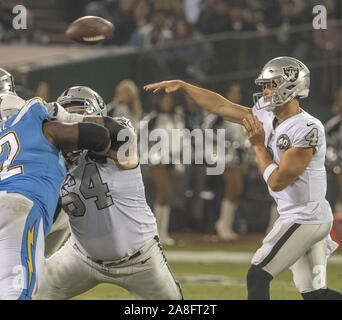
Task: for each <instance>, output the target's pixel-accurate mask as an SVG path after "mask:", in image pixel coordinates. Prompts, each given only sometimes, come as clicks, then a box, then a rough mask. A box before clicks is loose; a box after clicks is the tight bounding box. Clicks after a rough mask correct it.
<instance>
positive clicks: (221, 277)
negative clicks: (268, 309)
mask: <svg viewBox="0 0 342 320" xmlns="http://www.w3.org/2000/svg"><path fill="white" fill-rule="evenodd" d="M257 247H258V244H243V245H229V246H228V245H227V244H205V245H186V246H172V247H166V248H164V251H165V255H166V257H167V258H168V254H169V256H171V255H172V254H175V253H177V252H180V251H181V252H186V253H188V254H189V255H190V254H192V253H195V254H197V255H198V254H201V252H204V253H205V252H211V253H215V252H216V253H222V252H223V253H248V254H253V253H254V252H255V250H256V249H257ZM332 257H338V258H339V261H337V262H334V263H329V262H328V270H327V279H328V286H330V287H331V288H333V289H335V290H340V291H342V262H341V259H342V251H338V252H335V253H334V254H333V255H332ZM169 265H170V267H171V270H172V272H173V274H174V276H175V278H176V279H177V280H178V281H179V282H180V284H181V286H182V289H183V294H184V298H185V299H186V300H245V299H246V297H247V290H246V280H245V279H246V274H247V270H248V268H249V263H248V262H247V261H243V262H225V261H224V262H222V261H212V260H208V261H193V262H187V261H176V260H175V259H169ZM74 299H91V300H96V299H101V300H107V299H114V300H131V299H135V297H134V296H133V295H132V294H130V293H129V292H128V291H126V290H125V289H122V288H120V287H117V286H114V285H110V284H101V285H98V286H97V287H95V288H93V289H92V290H90V291H88V292H86V293H84V294H82V295H79V296H78V297H75V298H74ZM271 299H274V300H299V299H300V300H301V295H300V294H299V293H298V292H297V289H296V288H295V286H294V284H293V281H292V273H291V271H289V270H286V271H284V272H283V273H281V274H280V275H278V277H276V278H275V279H274V280H273V281H272V283H271Z"/></svg>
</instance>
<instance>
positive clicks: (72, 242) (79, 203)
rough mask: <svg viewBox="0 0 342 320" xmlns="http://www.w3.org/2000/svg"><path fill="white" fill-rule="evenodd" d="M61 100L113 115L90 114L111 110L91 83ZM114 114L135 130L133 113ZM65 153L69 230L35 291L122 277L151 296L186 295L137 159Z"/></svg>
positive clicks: (78, 288) (62, 294)
mask: <svg viewBox="0 0 342 320" xmlns="http://www.w3.org/2000/svg"><path fill="white" fill-rule="evenodd" d="M58 102H59V103H60V104H61V105H62V106H63V107H65V108H66V109H67V110H68V111H70V112H79V113H82V114H84V115H85V116H84V119H83V121H92V122H93V121H99V123H101V122H103V121H104V122H106V121H108V119H111V118H108V117H106V116H104V117H103V118H102V117H95V116H89V115H93V114H102V115H105V114H106V106H105V104H104V102H103V100H102V98H101V97H100V96H99V95H98V94H97V93H96V92H94V91H93V90H91V89H89V88H87V87H73V88H70V89H68V90H66V91H65V92H64V93H63V94H62V95H61V96H60V97H59V98H58ZM57 111H61V112H62V113H63V110H57ZM64 112H65V111H64ZM87 115H88V116H87ZM57 119H60V118H59V115H58V114H57ZM114 119H115V121H117V123H118V126H122V127H123V128H126V129H127V130H128V134H131V133H134V130H133V127H132V126H131V124H130V122H129V121H128V120H127V119H125V118H114ZM134 138H135V133H134ZM122 143H124V142H122ZM134 158H135V157H134V155H132V159H134ZM67 161H68V162H69V164H70V167H69V169H68V175H67V180H66V182H65V184H64V185H63V187H62V190H61V193H62V206H63V208H64V210H65V211H66V212H67V214H68V216H69V226H70V230H71V236H70V238H69V239H68V240H67V242H66V244H65V245H64V246H63V247H62V248H61V249H60V250H58V251H57V252H56V253H55V254H53V255H52V256H51V257H50V258H48V259H47V260H46V268H45V272H44V278H43V281H42V285H41V286H40V289H39V291H38V293H37V295H36V296H35V297H34V299H69V298H72V297H74V296H76V295H79V294H81V293H83V292H86V291H87V290H89V289H91V288H93V287H95V286H96V285H98V284H99V283H112V284H116V285H119V286H121V287H123V288H125V289H127V290H128V291H130V292H131V293H132V294H134V295H135V296H137V297H138V298H141V299H146V300H147V299H153V300H157V299H163V300H167V299H182V291H181V288H180V286H179V284H178V282H177V281H175V279H174V278H173V276H172V273H171V271H170V268H169V266H168V263H167V261H166V258H165V255H164V253H163V250H162V247H161V244H160V243H159V239H158V233H157V225H156V220H155V218H154V215H153V213H152V211H151V209H150V208H149V206H148V205H147V203H146V199H145V190H144V184H143V180H142V176H141V171H140V165H139V159H138V158H135V160H134V161H131V165H130V166H126V165H120V164H118V163H115V162H114V161H112V160H111V159H109V158H107V157H99V156H96V155H95V154H93V153H91V152H82V153H79V154H75V153H74V154H73V155H72V158H71V157H70V156H69V157H67Z"/></svg>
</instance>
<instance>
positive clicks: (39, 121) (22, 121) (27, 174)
mask: <svg viewBox="0 0 342 320" xmlns="http://www.w3.org/2000/svg"><path fill="white" fill-rule="evenodd" d="M49 119H50V116H49V113H48V111H47V109H46V108H45V107H44V105H43V104H42V103H41V102H40V100H38V99H32V100H30V101H28V102H27V103H26V104H25V105H24V106H23V107H22V108H21V109H20V110H19V111H18V113H17V114H16V115H14V116H13V117H11V118H10V119H9V120H7V121H6V122H4V123H3V124H2V126H1V128H0V147H1V154H0V165H1V166H0V190H5V191H7V193H13V192H16V193H20V194H22V195H24V196H26V197H27V198H29V199H31V200H32V201H34V203H35V204H38V205H39V206H40V207H41V209H42V210H41V211H42V215H43V222H44V233H45V235H47V234H48V233H49V231H50V229H51V225H52V220H53V215H54V212H55V209H56V205H57V201H58V196H59V191H60V187H61V184H62V182H63V180H64V178H65V175H66V169H65V165H64V158H63V156H62V153H61V151H60V150H59V149H57V148H56V147H55V146H54V145H52V144H51V143H50V142H49V141H48V140H47V139H46V137H45V136H44V134H43V130H42V125H43V122H44V121H46V120H49Z"/></svg>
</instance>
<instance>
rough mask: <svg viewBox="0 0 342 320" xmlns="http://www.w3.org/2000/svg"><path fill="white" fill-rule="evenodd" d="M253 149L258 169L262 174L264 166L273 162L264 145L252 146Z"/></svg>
mask: <svg viewBox="0 0 342 320" xmlns="http://www.w3.org/2000/svg"><path fill="white" fill-rule="evenodd" d="M254 151H255V154H256V158H257V161H258V165H259V168H260V171H261V173H262V174H264V172H265V170H266V168H267V167H268V166H269V165H270V164H272V163H274V162H273V160H272V158H271V157H270V155H269V153H268V151H267V149H266V148H265V147H264V146H260V145H257V146H254Z"/></svg>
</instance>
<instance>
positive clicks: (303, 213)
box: [253, 106, 332, 224]
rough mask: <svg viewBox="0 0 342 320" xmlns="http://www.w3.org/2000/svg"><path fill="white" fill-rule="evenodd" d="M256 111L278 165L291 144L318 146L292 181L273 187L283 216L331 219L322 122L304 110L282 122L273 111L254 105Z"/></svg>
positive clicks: (317, 220)
mask: <svg viewBox="0 0 342 320" xmlns="http://www.w3.org/2000/svg"><path fill="white" fill-rule="evenodd" d="M253 113H254V115H256V116H257V117H258V119H259V120H260V121H261V122H262V123H263V127H264V130H265V147H266V148H267V149H268V151H269V153H270V155H271V157H272V159H273V161H274V162H275V163H276V164H277V165H279V162H280V158H281V156H282V154H283V153H284V152H285V151H286V150H287V149H289V148H292V147H295V148H311V147H313V148H314V149H315V153H314V155H313V158H312V160H311V162H310V164H309V165H308V167H307V168H306V169H305V171H304V172H303V173H302V174H301V175H300V176H299V177H298V178H297V179H296V180H295V181H294V182H293V183H292V184H290V185H289V186H288V187H286V188H285V189H284V190H282V191H280V192H274V191H272V190H271V188H269V192H270V194H271V196H272V197H273V198H274V199H275V201H276V202H277V205H278V212H279V214H280V217H281V218H283V219H290V220H292V221H294V222H296V223H301V224H305V223H310V224H318V223H325V222H329V221H331V220H332V212H331V208H330V205H329V203H328V202H327V200H326V199H325V195H326V191H327V178H326V170H325V166H324V162H325V152H326V141H325V133H324V127H323V125H322V123H321V122H320V121H319V120H318V119H316V118H314V117H313V116H311V115H310V114H308V113H307V112H305V111H304V110H302V112H301V113H300V114H298V115H295V116H293V117H291V118H289V119H287V120H285V121H284V122H282V123H281V124H278V125H277V122H276V118H275V116H274V114H273V113H272V112H268V111H265V110H262V109H261V110H258V109H257V108H256V106H254V107H253Z"/></svg>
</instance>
